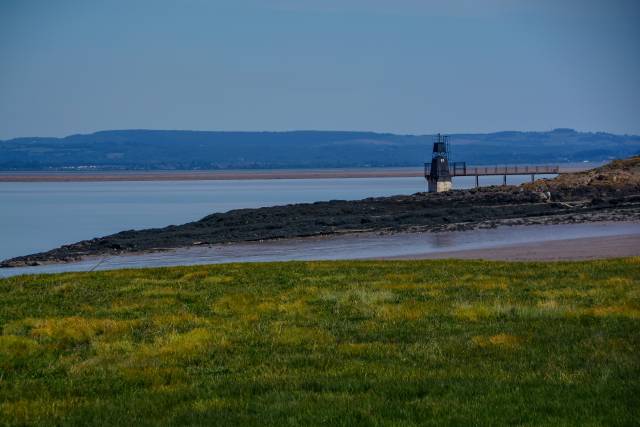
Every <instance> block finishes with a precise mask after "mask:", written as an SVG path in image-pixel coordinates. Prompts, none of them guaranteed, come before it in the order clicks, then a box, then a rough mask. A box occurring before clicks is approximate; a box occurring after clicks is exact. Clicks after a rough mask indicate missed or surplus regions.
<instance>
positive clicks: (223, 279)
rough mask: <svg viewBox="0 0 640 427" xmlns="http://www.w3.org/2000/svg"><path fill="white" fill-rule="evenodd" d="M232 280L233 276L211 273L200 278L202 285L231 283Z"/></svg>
mask: <svg viewBox="0 0 640 427" xmlns="http://www.w3.org/2000/svg"><path fill="white" fill-rule="evenodd" d="M233 281H234V278H233V276H223V275H213V276H207V277H205V278H203V279H202V280H201V283H202V284H204V285H221V284H225V283H231V282H233Z"/></svg>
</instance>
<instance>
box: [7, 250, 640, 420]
mask: <svg viewBox="0 0 640 427" xmlns="http://www.w3.org/2000/svg"><path fill="white" fill-rule="evenodd" d="M0 327H1V331H2V335H1V336H0V420H1V422H2V424H6V425H22V424H29V425H52V424H58V425H131V426H138V425H152V424H167V425H184V424H191V425H193V424H196V425H230V424H232V425H233V424H260V425H264V424H270V425H297V424H323V423H324V424H327V425H414V424H438V425H441V424H449V425H453V424H455V425H468V424H481V425H489V424H492V425H495V424H523V425H633V424H636V425H637V424H638V421H639V420H640V258H631V259H622V260H610V261H593V262H579V263H550V264H543V263H518V264H511V263H499V262H481V261H398V262H395V261H394V262H390V261H380V262H378V261H364V262H312V263H298V262H295V263H274V264H232V265H216V266H199V267H180V268H168V269H151V270H122V271H112V272H96V273H72V274H61V275H43V276H27V277H16V278H11V279H5V280H1V281H0Z"/></svg>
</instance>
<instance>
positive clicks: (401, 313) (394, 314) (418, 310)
mask: <svg viewBox="0 0 640 427" xmlns="http://www.w3.org/2000/svg"><path fill="white" fill-rule="evenodd" d="M430 311H432V308H431V306H430V305H429V304H425V303H423V302H415V301H409V302H407V303H404V304H381V305H380V306H379V307H378V308H377V309H376V311H375V312H376V317H379V318H380V319H384V320H391V321H393V320H419V319H423V318H425V317H426V316H427V315H428V314H429V312H430Z"/></svg>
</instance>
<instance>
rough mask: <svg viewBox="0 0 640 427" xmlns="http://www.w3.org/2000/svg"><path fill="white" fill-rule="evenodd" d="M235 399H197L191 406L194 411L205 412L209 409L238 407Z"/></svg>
mask: <svg viewBox="0 0 640 427" xmlns="http://www.w3.org/2000/svg"><path fill="white" fill-rule="evenodd" d="M239 406H240V405H239V402H238V401H237V400H231V399H223V398H219V397H212V398H210V399H198V400H196V401H194V402H193V404H192V405H191V407H192V408H193V410H194V411H196V412H207V411H210V410H216V409H224V408H227V409H228V408H237V407H239Z"/></svg>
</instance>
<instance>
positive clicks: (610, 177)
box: [0, 157, 640, 267]
mask: <svg viewBox="0 0 640 427" xmlns="http://www.w3.org/2000/svg"><path fill="white" fill-rule="evenodd" d="M639 165H640V158H638V157H636V158H633V159H630V160H627V161H624V162H618V163H614V164H612V165H607V166H604V167H602V168H598V169H595V170H593V171H588V172H581V173H575V174H566V175H560V176H559V177H558V178H556V179H553V180H539V181H536V183H533V184H526V185H522V186H503V187H486V188H480V189H473V190H458V191H450V192H447V193H439V194H426V193H417V194H413V195H410V196H394V197H379V198H369V199H364V200H359V201H343V200H332V201H327V202H317V203H306V204H296V205H286V206H275V207H267V208H259V209H239V210H234V211H229V212H226V213H216V214H213V215H209V216H207V217H205V218H203V219H201V220H199V221H195V222H190V223H187V224H183V225H178V226H169V227H165V228H156V229H147V230H139V231H134V230H130V231H123V232H120V233H117V234H113V235H110V236H106V237H102V238H97V239H92V240H85V241H82V242H78V243H75V244H71V245H66V246H62V247H60V248H57V249H53V250H51V251H48V252H43V253H39V254H33V255H27V256H23V257H17V258H13V259H10V260H6V261H4V262H2V263H1V264H0V266H3V267H19V266H29V265H38V264H40V263H52V262H71V261H77V260H80V259H82V258H83V257H87V256H104V255H118V254H127V253H145V252H154V251H162V250H167V249H174V248H184V247H194V246H206V245H214V244H220V243H229V242H248V241H261V240H274V239H290V238H296V237H309V236H323V235H336V234H351V233H363V232H376V233H397V232H415V231H463V230H471V229H476V228H492V227H497V226H499V225H530V224H566V223H579V222H592V221H637V220H640V179H638V177H639V176H640V166H639Z"/></svg>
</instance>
